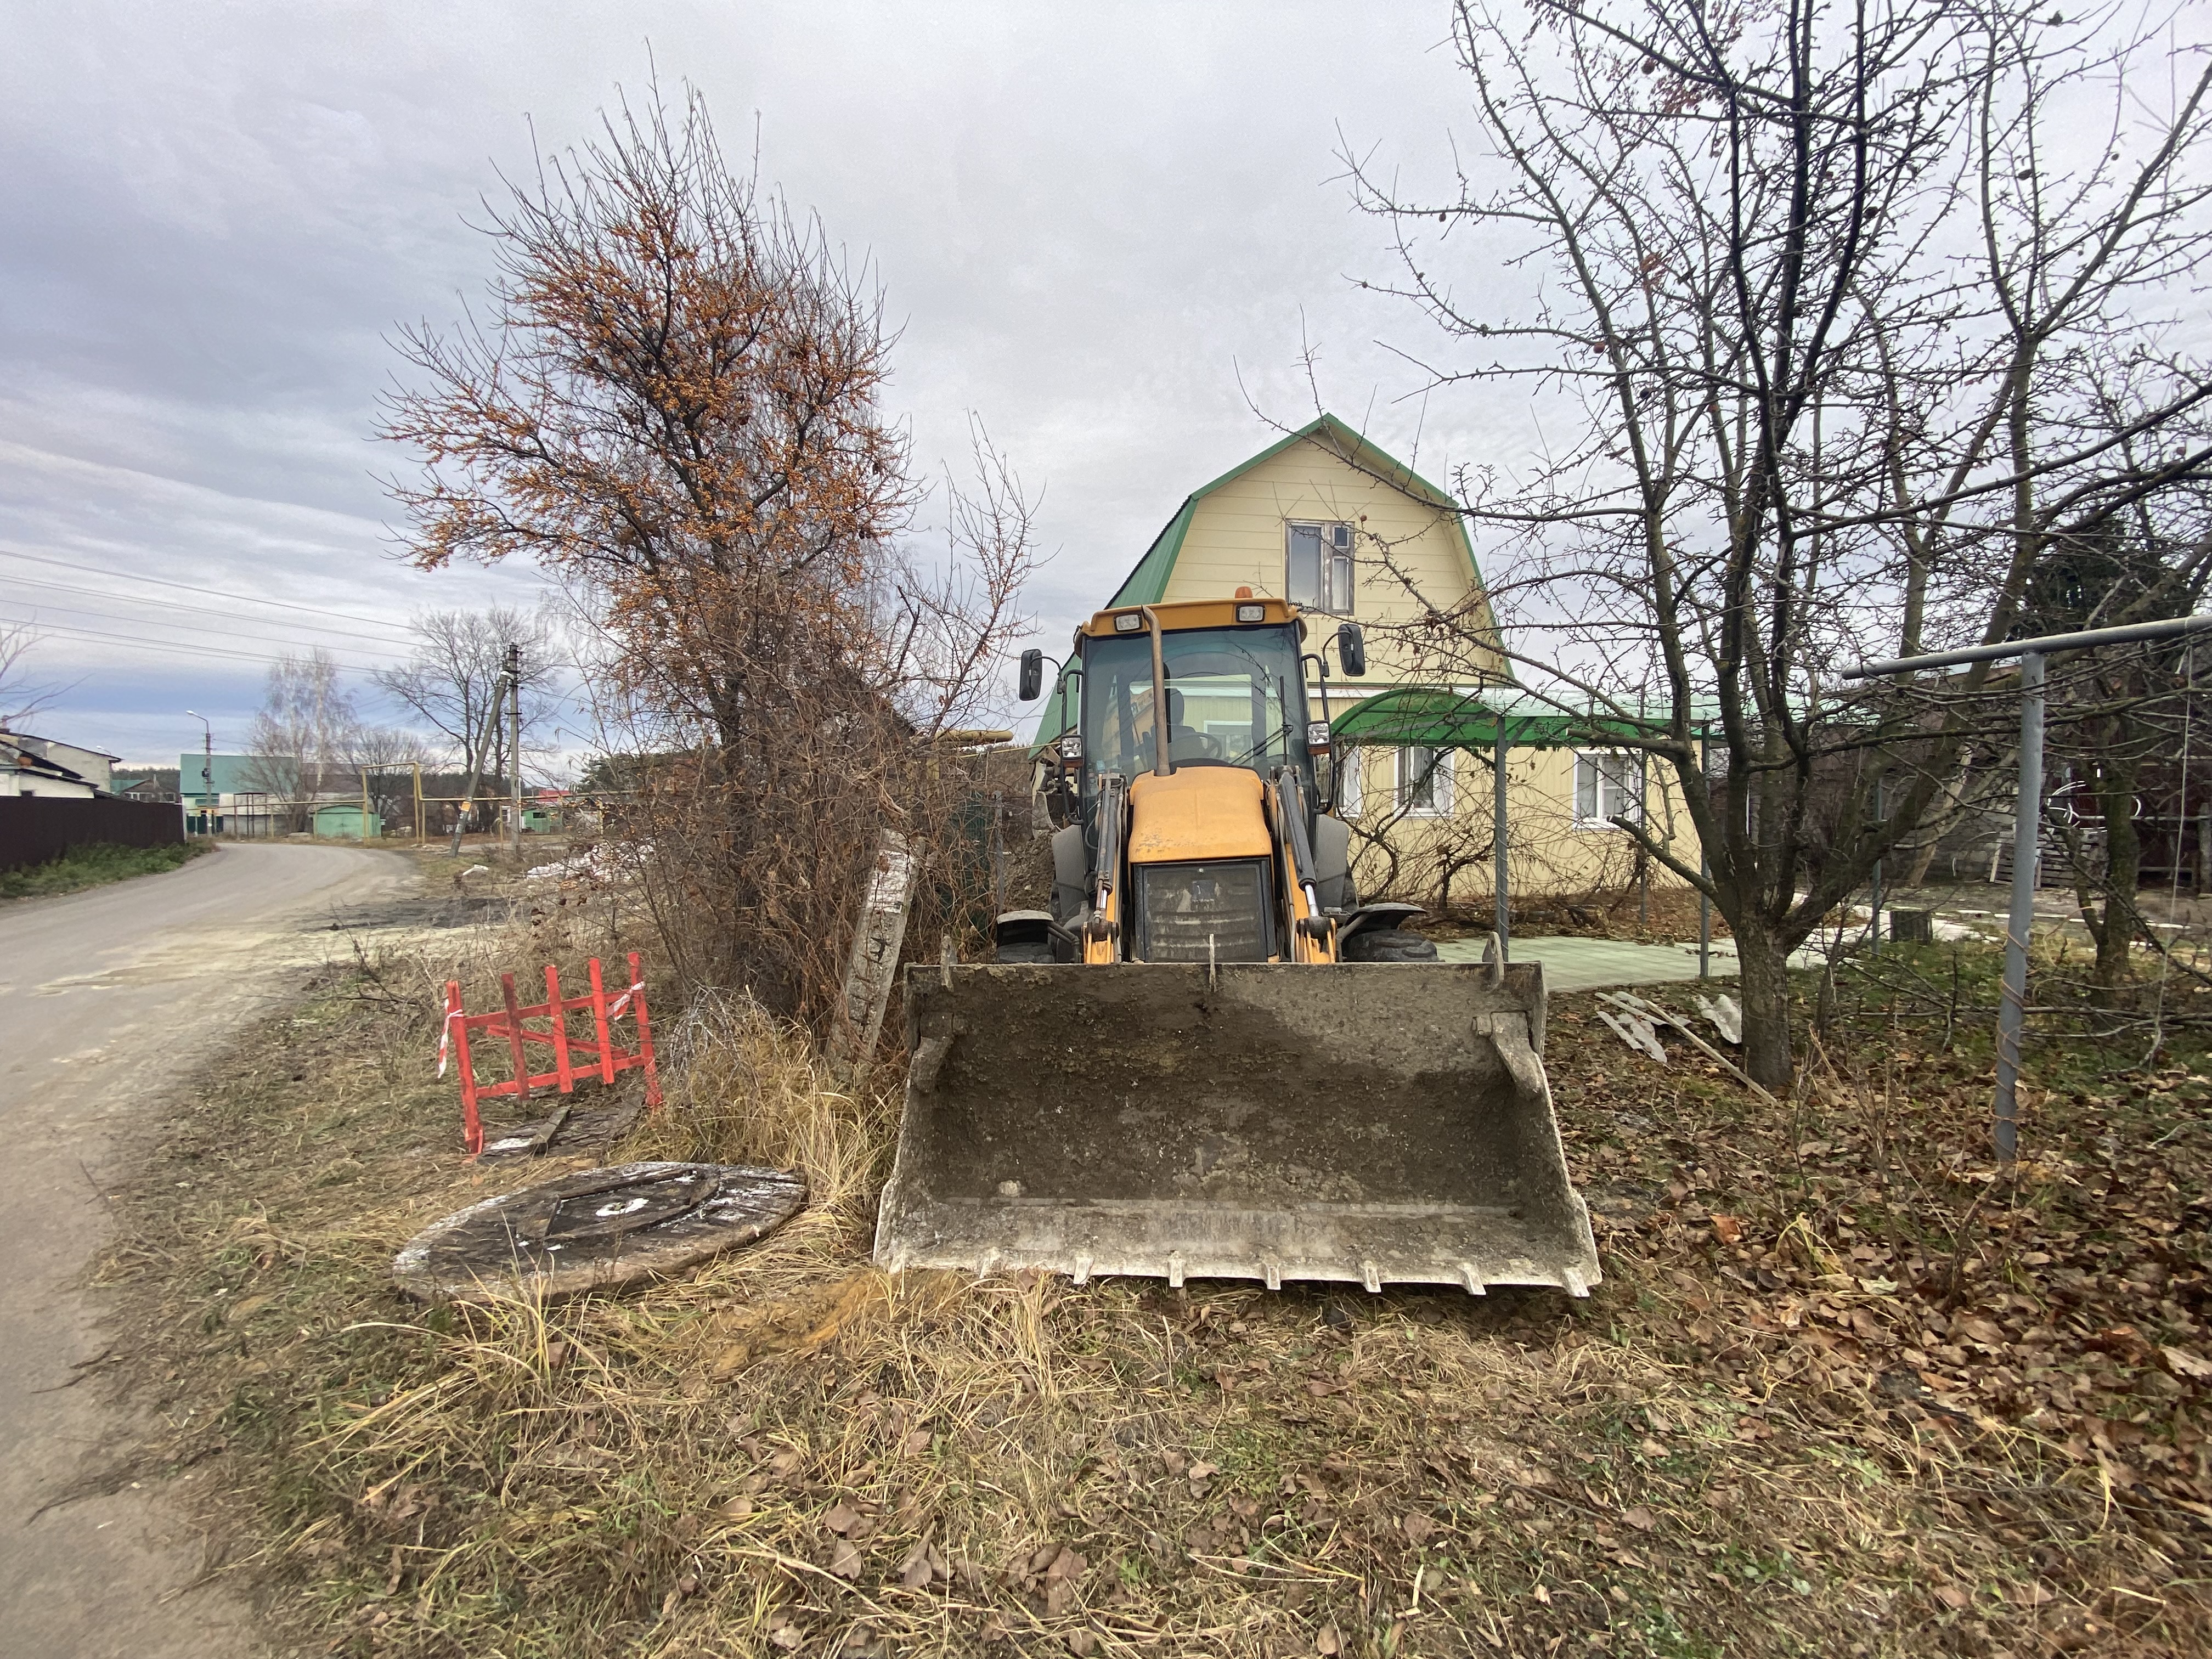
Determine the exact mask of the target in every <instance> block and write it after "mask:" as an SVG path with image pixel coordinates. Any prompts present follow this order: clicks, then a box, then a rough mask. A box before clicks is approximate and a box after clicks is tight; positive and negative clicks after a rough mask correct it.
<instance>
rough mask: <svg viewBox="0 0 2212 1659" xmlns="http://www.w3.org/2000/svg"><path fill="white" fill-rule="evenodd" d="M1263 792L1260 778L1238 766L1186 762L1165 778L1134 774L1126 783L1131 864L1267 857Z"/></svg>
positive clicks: (1270, 848) (1270, 843)
mask: <svg viewBox="0 0 2212 1659" xmlns="http://www.w3.org/2000/svg"><path fill="white" fill-rule="evenodd" d="M1266 793H1267V786H1266V785H1265V784H1263V783H1261V781H1260V775H1259V774H1258V773H1256V772H1253V771H1249V770H1248V769H1245V768H1243V767H1242V766H1193V765H1190V764H1188V763H1185V764H1183V765H1182V766H1179V767H1177V768H1176V769H1175V770H1174V771H1173V772H1171V773H1170V774H1169V775H1167V776H1166V777H1162V776H1160V775H1158V773H1157V772H1142V773H1139V774H1138V775H1137V776H1136V777H1134V778H1133V779H1131V780H1130V782H1129V862H1130V863H1132V864H1182V863H1194V862H1198V861H1200V860H1220V859H1264V858H1268V857H1271V856H1272V855H1273V853H1274V850H1275V848H1274V841H1273V836H1270V835H1269V834H1268V831H1267V811H1266V808H1265V805H1264V802H1265V798H1266Z"/></svg>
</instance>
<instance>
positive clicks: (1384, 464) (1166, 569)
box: [1030, 415, 1482, 756]
mask: <svg viewBox="0 0 2212 1659" xmlns="http://www.w3.org/2000/svg"><path fill="white" fill-rule="evenodd" d="M1319 439H1327V440H1328V441H1330V442H1331V443H1332V444H1334V446H1335V447H1337V449H1338V452H1339V455H1340V459H1343V460H1346V461H1347V462H1352V463H1353V464H1355V465H1356V464H1358V461H1359V459H1361V458H1362V457H1364V458H1366V459H1367V464H1368V465H1371V466H1373V467H1374V468H1375V470H1376V471H1378V472H1381V473H1383V475H1384V477H1387V478H1389V479H1390V480H1391V482H1392V483H1394V484H1395V486H1396V487H1397V488H1398V489H1403V490H1406V491H1407V492H1408V493H1409V494H1410V493H1413V492H1416V491H1418V492H1419V494H1421V495H1425V497H1427V499H1428V500H1429V501H1431V502H1432V503H1433V504H1434V505H1436V506H1437V507H1445V508H1452V507H1455V506H1456V503H1455V502H1454V501H1453V500H1452V498H1451V497H1450V496H1449V495H1446V494H1445V493H1444V492H1443V490H1441V489H1437V487H1436V485H1434V484H1432V483H1430V482H1429V481H1428V480H1427V479H1426V478H1424V477H1422V476H1421V475H1420V474H1419V473H1418V472H1416V471H1413V468H1411V467H1409V466H1407V465H1406V464H1405V463H1404V462H1402V461H1401V460H1399V459H1397V458H1396V457H1395V456H1394V455H1392V454H1390V453H1388V452H1387V451H1385V450H1383V449H1381V448H1379V447H1376V445H1374V444H1372V443H1370V442H1369V441H1367V440H1366V439H1365V438H1363V437H1362V436H1360V435H1359V434H1358V433H1357V432H1354V431H1353V430H1352V428H1350V427H1348V426H1346V424H1345V423H1344V422H1342V421H1340V420H1338V419H1337V418H1336V416H1334V415H1322V416H1318V417H1316V419H1314V420H1311V421H1309V422H1307V423H1306V424H1305V425H1304V426H1302V427H1300V428H1298V429H1297V431H1295V432H1292V433H1290V434H1288V435H1285V437H1283V438H1282V439H1281V440H1279V441H1277V442H1275V443H1272V444H1270V445H1268V446H1267V448H1265V449H1263V450H1261V452H1260V453H1258V454H1256V455H1253V456H1250V457H1249V458H1248V459H1244V460H1242V461H1239V462H1238V463H1237V465H1235V466H1232V467H1231V468H1230V469H1229V471H1226V472H1225V473H1223V474H1222V475H1221V476H1220V477H1218V478H1214V479H1212V480H1211V481H1209V482H1207V483H1203V484H1200V486H1199V487H1198V488H1197V489H1194V490H1192V491H1191V492H1190V494H1189V495H1186V496H1184V497H1183V499H1182V506H1181V507H1177V508H1176V514H1175V517H1173V518H1172V519H1170V520H1168V521H1167V524H1166V525H1165V526H1164V527H1163V528H1162V530H1161V531H1160V533H1159V534H1158V535H1157V536H1155V537H1154V538H1152V545H1151V546H1150V547H1148V548H1146V550H1145V556H1144V557H1142V558H1140V559H1139V560H1138V561H1137V565H1136V568H1135V569H1133V570H1132V571H1130V573H1129V574H1127V576H1124V577H1123V578H1122V579H1121V586H1119V587H1117V588H1115V590H1114V597H1113V598H1112V599H1109V600H1107V601H1106V603H1105V604H1104V605H1101V606H1099V607H1098V608H1099V609H1100V610H1102V611H1111V610H1114V609H1115V608H1116V607H1117V606H1121V605H1157V604H1158V603H1159V601H1160V600H1161V599H1164V598H1165V597H1166V595H1167V591H1168V580H1169V578H1170V577H1171V576H1173V575H1174V574H1175V567H1176V560H1177V559H1178V558H1180V557H1181V556H1182V544H1183V538H1185V537H1186V536H1188V534H1189V533H1190V525H1191V520H1193V519H1194V518H1195V517H1196V516H1197V514H1198V504H1199V503H1200V501H1204V500H1205V499H1206V497H1207V496H1208V495H1212V493H1213V492H1214V491H1215V490H1217V489H1220V488H1221V487H1222V486H1223V485H1224V484H1226V483H1234V482H1235V481H1236V480H1237V479H1238V478H1241V477H1243V476H1244V475H1245V474H1246V473H1247V472H1249V471H1251V470H1252V469H1253V468H1254V467H1255V466H1262V465H1266V464H1267V462H1269V461H1272V460H1273V459H1275V457H1276V456H1278V455H1279V454H1281V453H1283V452H1284V451H1285V450H1286V449H1288V448H1290V447H1291V446H1292V445H1293V444H1301V443H1305V442H1307V441H1313V440H1319ZM1451 524H1452V529H1453V532H1455V535H1456V537H1457V538H1458V541H1459V545H1460V551H1461V552H1462V553H1463V554H1464V555H1465V556H1466V557H1467V572H1468V580H1470V581H1472V582H1474V585H1475V586H1477V587H1480V586H1482V573H1481V571H1480V570H1479V569H1477V568H1475V562H1474V544H1473V543H1472V542H1470V541H1469V540H1468V536H1467V525H1466V523H1465V521H1464V520H1462V519H1461V518H1460V517H1459V516H1458V514H1457V513H1453V515H1452V520H1451ZM1074 724H1075V711H1074V709H1073V708H1072V707H1070V705H1069V702H1068V697H1067V676H1066V670H1065V669H1063V670H1062V671H1061V674H1060V680H1059V682H1058V683H1057V684H1055V685H1054V687H1053V689H1052V693H1051V695H1050V696H1048V697H1047V698H1046V699H1045V704H1044V708H1043V710H1042V713H1041V714H1039V715H1038V717H1037V725H1036V733H1035V735H1034V736H1033V737H1032V738H1030V754H1031V755H1032V756H1034V755H1036V753H1037V752H1038V751H1039V750H1042V748H1043V747H1044V745H1045V744H1048V743H1049V742H1051V741H1052V740H1053V739H1054V738H1057V737H1058V736H1060V733H1061V732H1065V731H1066V730H1067V729H1068V728H1069V727H1070V726H1073V725H1074Z"/></svg>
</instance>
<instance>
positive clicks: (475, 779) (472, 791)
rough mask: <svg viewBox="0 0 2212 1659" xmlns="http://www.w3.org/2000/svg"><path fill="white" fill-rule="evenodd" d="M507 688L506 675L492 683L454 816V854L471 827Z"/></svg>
mask: <svg viewBox="0 0 2212 1659" xmlns="http://www.w3.org/2000/svg"><path fill="white" fill-rule="evenodd" d="M506 690H507V679H506V676H505V675H504V674H502V675H501V677H500V678H498V679H496V680H495V681H494V682H493V683H492V688H491V696H490V697H489V699H487V700H486V702H485V704H484V722H483V736H482V738H480V739H479V740H478V741H477V746H476V748H475V749H474V750H473V751H471V755H470V757H469V785H468V788H467V790H466V791H465V793H463V795H462V796H461V810H460V811H459V812H458V813H457V814H455V816H454V818H453V857H455V858H459V857H460V855H461V836H462V834H463V832H464V831H465V830H466V829H468V827H469V815H470V814H471V812H473V811H476V807H477V784H478V783H480V782H482V781H483V769H484V761H485V758H486V757H488V756H489V755H490V753H491V745H492V739H493V738H495V736H497V735H498V732H499V711H500V705H501V700H502V698H503V697H504V696H505V694H506Z"/></svg>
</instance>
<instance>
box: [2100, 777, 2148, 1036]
mask: <svg viewBox="0 0 2212 1659" xmlns="http://www.w3.org/2000/svg"><path fill="white" fill-rule="evenodd" d="M2138 770H2139V768H2138V765H2137V763H2136V761H2135V759H2134V749H2133V746H2132V745H2130V748H2129V750H2127V752H2126V753H2125V754H2124V755H2123V756H2122V757H2120V758H2118V759H2117V760H2115V759H2111V758H2106V759H2102V760H2100V761H2099V762H2098V763H2097V767H2096V777H2097V810H2098V812H2099V815H2100V817H2102V818H2103V820H2104V825H2105V895H2104V898H2105V903H2104V915H2103V917H2102V918H2101V920H2102V921H2103V924H2104V925H2103V926H2102V927H2096V928H2093V930H2092V931H2093V933H2095V935H2096V939H2097V967H2096V977H2095V987H2096V988H2095V992H2094V1000H2095V1001H2096V1003H2097V1005H2098V1006H2100V1007H2107V1008H2109V1007H2111V1006H2113V1005H2114V1004H2115V1003H2116V1002H2118V1000H2119V999H2120V997H2121V994H2122V993H2123V992H2124V988H2125V987H2126V986H2127V983H2128V981H2130V980H2131V979H2133V978H2134V977H2135V973H2134V967H2133V963H2132V962H2131V960H2130V956H2129V951H2130V947H2131V946H2132V945H2134V944H2135V939H2136V877H2137V876H2138V875H2139V874H2140V873H2141V872H2142V836H2140V835H2139V834H2138V832H2137V830H2136V775H2137V773H2138Z"/></svg>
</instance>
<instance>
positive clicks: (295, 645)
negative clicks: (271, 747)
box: [0, 599, 405, 667]
mask: <svg viewBox="0 0 2212 1659" xmlns="http://www.w3.org/2000/svg"><path fill="white" fill-rule="evenodd" d="M0 603H5V604H9V605H19V606H22V607H23V608H24V609H27V610H31V611H33V615H32V616H30V617H27V618H25V620H26V621H27V622H29V623H31V624H32V625H33V627H38V626H40V625H41V617H43V616H44V615H45V614H46V613H49V612H51V613H53V614H57V615H60V616H64V617H100V619H102V620H103V621H106V622H118V623H130V624H131V625H132V626H133V627H144V628H181V629H194V628H198V627H199V624H198V623H173V622H164V621H162V620H161V619H160V618H158V617H131V616H125V615H124V614H123V613H121V612H119V611H91V610H87V609H85V608H83V607H82V606H79V605H46V606H40V607H33V606H32V605H29V604H28V603H27V601H25V600H21V599H8V600H5V601H0ZM182 608H183V607H179V609H182ZM191 608H192V609H195V610H197V609H198V607H197V606H193V607H191ZM209 614H210V615H220V614H221V613H220V612H216V611H211V612H210V613H209ZM52 625H53V626H55V627H68V626H71V625H72V624H69V623H54V624H52ZM86 631H91V630H86ZM203 631H208V630H203ZM126 637H127V636H126ZM221 637H222V638H224V639H229V640H251V641H254V642H255V643H257V644H260V645H274V646H280V647H283V648H285V649H287V650H292V651H321V652H325V653H328V654H330V655H331V657H333V658H335V657H336V656H337V649H346V648H350V649H352V650H354V651H356V652H362V651H376V650H381V649H388V648H390V647H380V646H378V645H376V644H375V643H374V641H370V642H369V643H368V644H367V645H362V646H355V647H337V649H334V648H333V647H331V646H328V645H325V644H322V643H320V642H319V641H304V642H303V641H299V640H295V639H283V638H279V637H277V636H276V635H269V634H249V633H243V632H240V630H239V629H235V628H232V629H224V630H223V631H222V635H221ZM194 642H195V641H178V643H180V644H184V643H194ZM149 643H163V644H166V643H167V641H149ZM404 660H405V659H404V658H401V657H397V656H394V657H391V658H387V659H383V660H382V661H380V662H379V663H378V664H377V666H380V667H391V666H393V665H397V664H398V663H399V662H402V661H404Z"/></svg>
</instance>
